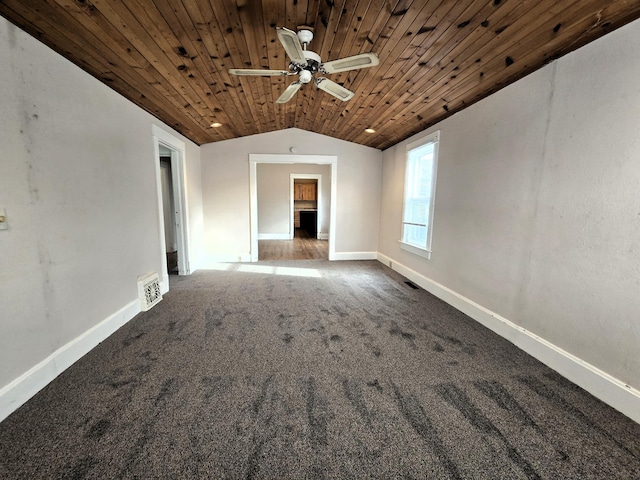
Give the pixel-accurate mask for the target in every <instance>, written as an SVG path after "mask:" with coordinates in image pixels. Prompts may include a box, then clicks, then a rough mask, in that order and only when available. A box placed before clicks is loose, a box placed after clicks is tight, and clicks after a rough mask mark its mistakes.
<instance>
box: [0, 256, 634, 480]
mask: <svg viewBox="0 0 640 480" xmlns="http://www.w3.org/2000/svg"><path fill="white" fill-rule="evenodd" d="M170 281H171V291H170V292H169V293H168V294H167V295H166V296H165V298H164V300H163V301H162V302H160V303H159V304H158V305H157V306H155V307H154V308H153V309H152V310H150V311H148V312H145V313H142V314H140V315H138V316H137V317H136V318H134V319H133V320H132V321H131V322H129V323H128V324H127V325H125V326H124V327H122V328H121V329H120V330H118V331H117V332H116V333H115V334H114V335H112V336H111V337H109V338H108V339H106V340H105V341H104V342H103V343H101V344H100V345H99V346H97V347H96V348H95V349H93V350H92V351H91V352H90V353H89V354H87V355H86V356H85V357H83V358H82V359H81V360H79V361H78V362H77V363H76V364H75V365H73V366H72V367H71V368H69V369H68V370H67V371H65V372H64V373H63V374H62V375H60V376H59V377H58V378H57V379H56V380H54V381H53V382H52V383H51V384H50V385H49V386H47V387H46V388H45V389H44V390H42V391H41V392H40V393H38V394H37V395H36V396H35V397H34V398H33V399H32V400H30V401H29V402H28V403H27V404H25V405H24V406H23V407H22V408H20V409H19V410H18V411H16V412H15V413H14V414H13V415H11V416H10V417H9V418H7V419H6V420H5V421H4V422H2V423H0V478H3V479H14V478H30V479H33V478H234V479H235V478H273V479H276V478H277V479H284V478H296V479H299V478H340V479H344V478H346V479H350V478H358V479H360V478H416V479H418V478H419V479H424V478H434V479H448V478H451V479H467V478H469V479H502V478H508V479H540V478H543V479H559V478H561V479H580V480H584V479H622V478H624V479H627V478H629V479H631V478H640V425H638V424H636V423H634V422H632V421H631V420H629V419H628V418H626V417H624V416H623V415H622V414H620V413H619V412H617V411H615V410H613V409H612V408H610V407H608V406H607V405H605V404H603V403H602V402H600V401H598V400H597V399H595V398H594V397H593V396H591V395H590V394H588V393H586V392H585V391H584V390H582V389H580V388H578V387H577V386H575V385H573V384H571V383H570V382H568V381H566V380H565V379H563V378H562V377H560V376H559V375H558V374H556V373H554V372H553V371H552V370H550V369H549V368H547V367H545V366H544V365H542V364H541V363H540V362H538V361H536V360H534V359H533V358H532V357H530V356H528V355H527V354H525V353H524V352H522V351H521V350H518V349H517V348H515V347H514V346H513V345H512V344H510V343H509V342H507V341H506V340H504V339H502V338H500V337H498V336H497V335H495V334H493V333H492V332H490V331H488V330H487V329H485V328H483V327H482V326H481V325H479V324H478V323H477V322H475V321H473V320H471V319H470V318H468V317H467V316H465V315H464V314H462V313H460V312H459V311H457V310H455V309H453V308H452V307H451V306H449V305H447V304H446V303H444V302H442V301H440V300H438V299H437V298H435V297H433V296H432V295H430V294H429V293H427V292H425V291H424V290H421V289H414V288H412V287H411V285H408V284H407V283H405V282H406V279H405V278H403V277H401V276H400V275H398V274H396V273H395V272H393V271H392V270H390V269H388V268H387V267H385V266H383V265H382V264H380V263H379V262H376V261H360V262H328V261H321V260H311V261H309V260H307V261H296V262H291V261H276V262H258V263H257V264H228V265H221V266H220V269H219V270H216V271H198V272H195V273H194V274H193V275H191V276H188V277H177V276H176V277H171V280H170Z"/></svg>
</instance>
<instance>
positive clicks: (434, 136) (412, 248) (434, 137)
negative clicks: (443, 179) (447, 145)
mask: <svg viewBox="0 0 640 480" xmlns="http://www.w3.org/2000/svg"><path fill="white" fill-rule="evenodd" d="M429 143H433V166H432V168H433V171H432V175H431V182H432V184H431V197H430V198H429V219H428V223H427V235H426V244H425V245H424V247H420V246H416V245H413V244H409V243H407V242H405V241H404V239H405V234H404V227H405V221H404V218H405V209H406V204H407V182H408V181H409V178H408V176H407V172H408V168H407V167H408V163H409V154H410V153H411V151H412V150H415V149H417V148H420V147H423V146H424V145H427V144H429ZM439 144H440V130H438V131H435V132H433V133H431V134H429V135H427V136H425V137H422V138H420V139H419V140H416V141H415V142H412V143H410V144H408V145H407V153H406V158H405V163H404V186H403V190H402V218H401V219H400V220H401V231H400V238H401V239H400V240H399V242H400V248H402V249H403V250H406V251H407V252H411V253H413V254H415V255H419V256H421V257H424V258H427V259H430V258H431V252H432V250H431V240H432V237H433V220H434V218H433V214H434V211H435V203H436V202H435V198H436V183H437V181H436V180H437V174H438V147H439Z"/></svg>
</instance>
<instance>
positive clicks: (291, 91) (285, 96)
mask: <svg viewBox="0 0 640 480" xmlns="http://www.w3.org/2000/svg"><path fill="white" fill-rule="evenodd" d="M301 86H302V83H300V82H293V83H292V84H291V85H289V86H288V87H287V88H286V89H285V90H284V92H282V95H280V96H279V97H278V99H277V100H276V103H287V102H288V101H289V100H291V98H293V96H294V95H295V94H296V92H297V91H298V90H300V87H301Z"/></svg>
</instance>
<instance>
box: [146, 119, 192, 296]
mask: <svg viewBox="0 0 640 480" xmlns="http://www.w3.org/2000/svg"><path fill="white" fill-rule="evenodd" d="M152 133H153V149H154V164H155V166H156V184H157V186H156V188H157V192H158V219H159V223H160V230H159V234H160V249H161V252H160V255H161V265H162V272H161V277H162V283H163V285H162V290H164V291H165V292H167V291H169V273H168V272H167V253H166V252H167V246H166V242H165V238H164V214H163V210H162V184H161V178H160V145H162V146H164V147H167V148H168V149H169V150H171V182H172V184H173V202H174V203H173V205H174V209H175V218H176V243H177V244H178V274H179V275H189V274H191V267H190V265H189V263H190V262H189V222H188V216H187V212H188V208H187V196H186V173H185V168H184V158H185V150H186V147H185V143H184V142H183V141H182V140H180V139H178V138H176V137H174V136H173V135H171V134H170V133H168V132H166V131H164V130H162V129H161V128H160V127H158V126H156V125H152Z"/></svg>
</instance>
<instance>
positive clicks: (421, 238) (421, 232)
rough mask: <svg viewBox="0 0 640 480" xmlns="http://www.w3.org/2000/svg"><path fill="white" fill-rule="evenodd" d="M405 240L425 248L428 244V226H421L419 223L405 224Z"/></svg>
mask: <svg viewBox="0 0 640 480" xmlns="http://www.w3.org/2000/svg"><path fill="white" fill-rule="evenodd" d="M404 237H405V238H403V239H402V241H403V242H405V243H409V244H411V245H415V246H416V247H420V248H425V245H426V244H427V227H426V226H424V227H421V226H417V225H405V226H404Z"/></svg>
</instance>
